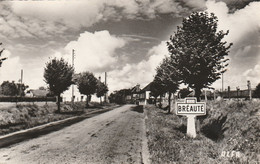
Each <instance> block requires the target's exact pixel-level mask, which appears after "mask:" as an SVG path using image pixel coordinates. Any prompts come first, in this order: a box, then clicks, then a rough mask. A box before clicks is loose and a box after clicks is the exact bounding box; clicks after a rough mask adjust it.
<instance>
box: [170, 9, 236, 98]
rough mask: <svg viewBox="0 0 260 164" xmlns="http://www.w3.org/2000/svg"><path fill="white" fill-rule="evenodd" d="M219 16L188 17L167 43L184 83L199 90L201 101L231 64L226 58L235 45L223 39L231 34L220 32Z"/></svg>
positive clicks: (198, 14) (204, 13)
mask: <svg viewBox="0 0 260 164" xmlns="http://www.w3.org/2000/svg"><path fill="white" fill-rule="evenodd" d="M217 22H218V19H217V17H216V16H215V15H214V14H213V13H212V14H210V15H208V13H207V12H194V13H192V14H191V15H190V16H189V17H187V18H184V19H183V22H182V26H181V27H178V28H177V32H176V33H175V34H174V36H171V37H170V41H169V42H167V46H168V51H169V52H170V55H171V59H172V63H173V64H174V66H175V68H176V70H178V74H179V76H180V78H181V80H182V82H183V83H184V84H187V85H188V86H189V87H190V88H192V89H195V95H196V97H197V98H199V95H200V93H201V89H202V88H205V87H209V86H210V85H211V84H212V83H213V82H215V81H216V80H217V79H219V78H220V75H221V74H222V73H224V72H225V71H226V69H225V68H226V67H227V65H228V63H227V61H228V59H226V58H225V57H226V56H227V55H228V50H229V49H230V47H231V45H232V43H231V44H229V45H228V46H226V42H223V41H222V39H223V38H224V36H225V35H227V34H228V31H227V32H223V31H219V32H217Z"/></svg>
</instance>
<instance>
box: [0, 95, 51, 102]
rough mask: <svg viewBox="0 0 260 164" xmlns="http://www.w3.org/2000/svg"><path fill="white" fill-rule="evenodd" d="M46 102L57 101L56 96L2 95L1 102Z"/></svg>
mask: <svg viewBox="0 0 260 164" xmlns="http://www.w3.org/2000/svg"><path fill="white" fill-rule="evenodd" d="M36 101H38V102H39V101H40V102H45V101H52V102H55V101H56V97H18V96H5V97H0V102H36Z"/></svg>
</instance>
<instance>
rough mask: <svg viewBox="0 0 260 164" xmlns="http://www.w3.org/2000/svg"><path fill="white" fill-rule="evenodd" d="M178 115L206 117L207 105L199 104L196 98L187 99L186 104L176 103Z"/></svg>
mask: <svg viewBox="0 0 260 164" xmlns="http://www.w3.org/2000/svg"><path fill="white" fill-rule="evenodd" d="M176 114H177V115H205V114H206V103H205V102H197V101H196V98H194V97H191V98H185V102H176Z"/></svg>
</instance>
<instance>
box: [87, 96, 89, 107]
mask: <svg viewBox="0 0 260 164" xmlns="http://www.w3.org/2000/svg"><path fill="white" fill-rule="evenodd" d="M88 102H89V95H87V100H86V108H88V107H89V104H88Z"/></svg>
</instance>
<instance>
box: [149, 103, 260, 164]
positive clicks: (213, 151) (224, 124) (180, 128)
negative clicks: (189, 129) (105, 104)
mask: <svg viewBox="0 0 260 164" xmlns="http://www.w3.org/2000/svg"><path fill="white" fill-rule="evenodd" d="M259 107H260V103H259V102H236V101H227V102H226V101H222V102H208V103H207V115H206V116H203V117H200V118H199V119H198V120H199V121H198V122H199V124H197V125H199V126H200V131H198V136H197V138H196V139H191V138H189V137H187V136H186V126H187V125H186V122H187V121H186V118H185V117H182V116H176V115H175V114H167V113H166V111H163V110H160V109H158V108H156V107H155V106H152V105H151V106H147V107H146V108H145V110H146V112H145V113H146V114H147V117H148V119H146V128H147V138H148V148H149V151H150V158H151V161H152V163H156V164H157V163H163V164H166V163H192V164H193V163H203V164H204V163H211V164H215V163H216V164H217V163H257V162H258V163H260V116H259V115H258V113H259V110H258V109H259Z"/></svg>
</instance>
